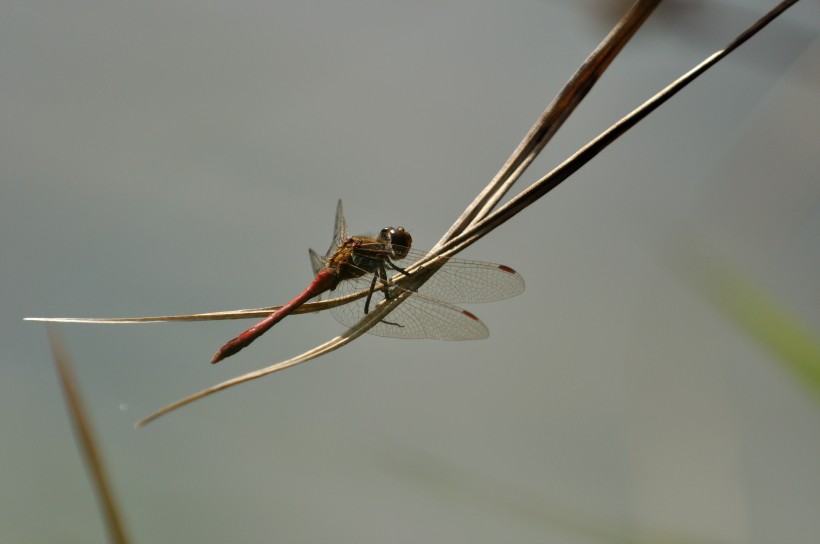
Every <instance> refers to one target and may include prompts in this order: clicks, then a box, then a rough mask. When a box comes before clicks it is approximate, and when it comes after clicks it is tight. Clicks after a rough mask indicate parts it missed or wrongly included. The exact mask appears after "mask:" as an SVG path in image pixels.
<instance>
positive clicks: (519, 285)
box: [397, 250, 524, 303]
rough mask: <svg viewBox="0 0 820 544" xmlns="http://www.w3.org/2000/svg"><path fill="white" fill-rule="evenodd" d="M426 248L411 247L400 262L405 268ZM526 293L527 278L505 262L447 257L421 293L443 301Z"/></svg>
mask: <svg viewBox="0 0 820 544" xmlns="http://www.w3.org/2000/svg"><path fill="white" fill-rule="evenodd" d="M425 255H426V254H425V253H424V252H423V251H415V250H410V251H409V252H408V254H407V257H406V258H405V259H403V260H402V261H399V262H398V263H397V264H398V265H399V266H400V267H402V268H406V267H407V266H410V264H412V263H414V262H416V261H418V260H419V259H421V258H423V257H424V256H425ZM522 292H524V278H522V277H521V275H520V274H519V273H518V272H516V271H515V270H513V269H512V268H510V267H509V266H505V265H503V264H496V263H487V262H483V261H467V260H463V259H454V258H450V259H448V260H447V261H446V262H445V263H444V265H443V266H442V267H441V268H440V269H439V270H438V272H436V273H435V274H434V275H433V276H432V277H431V278H430V279H429V280H427V281H426V282H424V285H422V286H421V287H420V288H419V290H418V293H419V294H420V295H424V296H426V297H428V298H432V299H435V300H441V301H444V302H466V303H478V302H494V301H496V300H503V299H505V298H510V297H514V296H516V295H520V294H521V293H522Z"/></svg>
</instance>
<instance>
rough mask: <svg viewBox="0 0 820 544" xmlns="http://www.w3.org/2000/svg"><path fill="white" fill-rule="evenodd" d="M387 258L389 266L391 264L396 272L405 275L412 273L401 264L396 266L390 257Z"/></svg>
mask: <svg viewBox="0 0 820 544" xmlns="http://www.w3.org/2000/svg"><path fill="white" fill-rule="evenodd" d="M385 260H386V261H387V266H389V267H390V268H392V269H393V270H395V271H396V272H401V273H402V274H404V275H405V276H409V275H410V272H408V271H407V270H405V269H404V268H402V267H400V266H396V265H395V264H394V263H393V262H392V261H391V260H390V259H385Z"/></svg>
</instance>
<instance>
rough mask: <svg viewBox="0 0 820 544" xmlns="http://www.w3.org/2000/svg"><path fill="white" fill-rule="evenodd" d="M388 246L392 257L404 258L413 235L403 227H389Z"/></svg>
mask: <svg viewBox="0 0 820 544" xmlns="http://www.w3.org/2000/svg"><path fill="white" fill-rule="evenodd" d="M389 236H390V238H389V239H390V247H391V251H392V253H393V258H394V259H404V258H405V257H406V256H407V253H408V252H409V251H410V246H412V245H413V237H412V236H410V233H409V232H407V231H406V230H404V227H396V228H393V227H390V235H389Z"/></svg>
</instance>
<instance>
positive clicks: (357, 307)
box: [211, 200, 524, 364]
mask: <svg viewBox="0 0 820 544" xmlns="http://www.w3.org/2000/svg"><path fill="white" fill-rule="evenodd" d="M412 243H413V239H412V236H411V235H410V233H409V232H408V231H407V230H406V229H405V228H404V227H385V228H383V229H382V230H381V231H379V233H378V234H377V235H376V236H368V235H356V236H348V234H347V222H346V221H345V218H344V214H343V211H342V201H341V200H339V202H338V204H337V205H336V220H335V225H334V231H333V241H332V242H331V244H330V248H329V249H328V250H327V252H326V253H325V255H324V256H320V255H319V254H317V253H316V252H315V251H314V250H313V249H311V250H309V254H310V260H311V267H312V269H313V273H314V278H313V281H312V282H311V283H310V285H308V287H307V288H306V289H305V290H304V291H302V292H301V293H300V294H299V295H298V296H296V297H295V298H294V299H293V300H291V301H290V302H288V303H287V304H285V305H284V306H282V307H281V308H279V309H278V310H276V311H275V312H273V313H271V314H270V315H269V316H268V317H266V318H265V319H263V320H262V321H260V322H259V323H257V324H256V325H254V326H253V327H251V328H249V329H247V330H246V331H244V332H242V333H241V334H239V335H238V336H236V337H235V338H233V339H231V340H230V341H228V342H227V343H226V344H225V345H223V346H222V347H221V348H219V350H218V351H217V352H216V354H214V356H213V358H212V359H211V363H212V364H215V363H218V362H219V361H221V360H223V359H225V358H227V357H230V356H232V355H235V354H236V353H238V352H239V351H241V350H242V349H244V348H246V347H247V346H249V345H250V344H251V343H252V342H253V341H254V340H256V339H257V338H259V337H260V336H261V335H262V334H264V333H266V332H267V331H268V330H270V329H271V328H272V327H273V326H274V325H276V324H277V323H279V322H280V321H281V320H282V319H284V318H285V317H287V316H288V315H289V314H291V313H292V312H293V311H294V310H296V309H297V308H298V307H300V306H301V305H302V304H304V303H306V302H307V301H309V300H311V299H313V298H317V297H319V298H321V297H322V295H324V294H326V293H333V296H334V297H344V298H345V299H348V298H349V299H350V301H349V302H347V303H345V304H339V305H336V306H333V307H331V308H330V312H331V314H332V315H333V317H335V318H336V320H337V321H339V322H340V323H342V324H343V325H346V326H348V327H354V326H356V324H357V323H358V322H359V321H360V320H361V319H362V318H363V317H364V316H365V315H367V314H368V313H369V311H370V310H371V309H373V308H375V307H377V306H378V305H379V304H382V303H384V302H386V301H389V300H392V299H393V298H394V297H396V296H398V295H400V294H405V295H407V297H406V300H404V301H403V302H402V303H401V304H400V305H398V306H397V307H396V308H395V309H393V310H392V311H391V313H390V314H389V315H388V316H387V317H386V318H385V319H383V320H381V321H379V322H378V323H376V324H375V325H374V326H373V327H372V328H370V329H369V330H368V331H367V332H369V333H371V334H375V335H378V336H386V337H392V338H411V339H412V338H429V339H438V340H478V339H482V338H486V337H487V336H489V330H488V329H487V327H486V326H485V325H484V323H483V322H482V321H481V320H480V319H479V318H478V317H476V316H475V315H474V314H472V313H471V312H468V311H467V310H464V309H462V308H459V307H457V306H454V305H453V303H477V302H493V301H497V300H502V299H505V298H510V297H513V296H516V295H518V294H520V293H521V292H523V291H524V279H523V278H522V277H521V275H520V274H518V273H517V272H516V271H515V270H513V269H512V268H510V267H508V266H505V265H501V264H495V263H487V262H481V261H468V260H462V259H455V258H449V257H448V258H445V257H433V256H431V255H428V254H427V253H425V252H423V251H419V250H416V249H413V248H412ZM439 261H440V262H439ZM419 262H428V263H433V264H432V267H433V268H435V269H436V270H435V273H432V275H429V272H427V271H426V270H424V269H423V268H421V267H416V268H415V269H411V268H412V267H413V266H414V265H415V264H416V263H419ZM424 272H427V274H426V275H429V278H428V279H427V280H426V281H425V282H424V283H423V284H422V285H421V287H419V288H418V289H408V288H405V287H403V286H402V279H404V278H409V277H411V276H412V275H413V274H417V273H424Z"/></svg>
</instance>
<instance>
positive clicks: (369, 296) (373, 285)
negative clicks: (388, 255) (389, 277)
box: [364, 274, 379, 315]
mask: <svg viewBox="0 0 820 544" xmlns="http://www.w3.org/2000/svg"><path fill="white" fill-rule="evenodd" d="M378 278H379V276H378V275H377V274H373V281H371V282H370V289H368V291H367V300H366V301H365V302H364V313H365V315H367V312H369V311H370V299H372V298H373V289H375V288H376V280H377V279H378Z"/></svg>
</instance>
